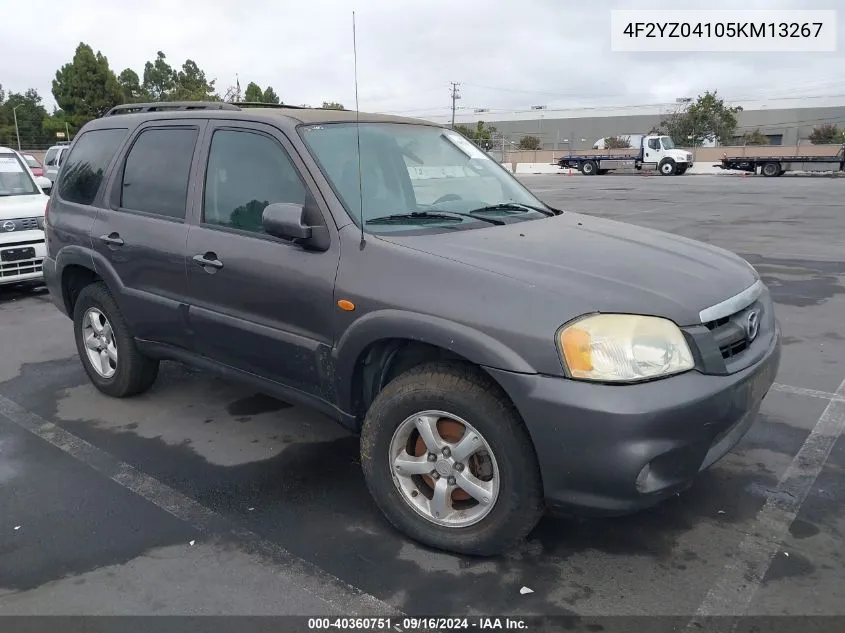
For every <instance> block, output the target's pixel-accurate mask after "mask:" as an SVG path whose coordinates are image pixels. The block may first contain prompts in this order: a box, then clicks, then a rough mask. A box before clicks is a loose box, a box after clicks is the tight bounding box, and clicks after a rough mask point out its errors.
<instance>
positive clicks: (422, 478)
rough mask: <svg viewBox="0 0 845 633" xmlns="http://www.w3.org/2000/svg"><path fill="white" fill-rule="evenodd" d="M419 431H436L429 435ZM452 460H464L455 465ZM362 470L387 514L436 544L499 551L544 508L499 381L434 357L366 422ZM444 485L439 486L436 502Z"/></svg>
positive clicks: (530, 450) (531, 456) (531, 455)
mask: <svg viewBox="0 0 845 633" xmlns="http://www.w3.org/2000/svg"><path fill="white" fill-rule="evenodd" d="M420 416H422V421H420ZM426 416H427V417H426ZM426 420H427V422H425V421H426ZM455 425H457V426H455ZM420 428H425V429H429V430H431V429H432V428H433V429H434V431H433V432H432V434H431V435H428V436H426V435H424V434H421V433H420V432H419V429H420ZM450 429H458V430H460V434H458V432H457V430H455V431H452V432H454V433H455V434H456V435H454V436H453V437H451V438H450V437H449V434H450V433H449V431H450ZM403 433H404V435H403ZM426 437H427V439H426ZM463 439H467V440H468V441H472V442H474V443H473V444H472V446H473V447H474V448H473V449H471V450H472V451H473V452H470V453H466V454H463V455H462V454H461V453H462V451H461V448H460V445H461V440H463ZM449 449H451V450H453V451H454V455H452V454H451V453H450V452H449ZM488 449H489V450H488ZM433 451H436V452H433ZM432 458H434V459H432ZM450 459H452V460H453V461H455V460H461V461H456V462H455V463H454V464H452V466H450V463H451V462H450ZM400 460H401V461H400ZM476 460H477V461H476ZM361 466H362V468H363V471H364V478H365V480H366V482H367V487H368V488H369V490H370V493H371V494H372V496H373V498H374V499H375V502H376V504H377V505H378V507H379V509H380V510H381V511H382V513H383V514H384V515H385V517H386V518H387V520H388V521H390V523H391V524H393V526H394V527H396V528H397V529H398V530H400V531H401V532H403V533H404V534H406V535H407V536H409V537H410V538H412V539H414V540H416V541H419V542H421V543H424V544H426V545H428V546H431V547H435V548H438V549H442V550H447V551H451V552H456V553H460V554H471V555H480V556H492V555H496V554H499V553H501V552H502V551H504V550H506V549H508V548H509V547H511V546H512V545H514V544H516V543H518V542H520V541H522V540H523V539H524V538H525V537H526V536H527V534H528V533H529V532H530V531H531V530H532V529H533V528H534V526H535V525H536V524H537V521H539V519H540V517H541V516H542V513H543V497H542V481H541V477H540V470H539V467H538V465H537V457H536V454H535V452H534V446H533V444H532V443H531V439H530V437H529V435H528V431H527V429H526V428H525V426H524V425H523V423H522V420H521V419H520V417H519V414H518V413H517V411H516V409H515V408H514V407H513V405H512V404H511V403H510V401H509V400H508V399H507V398H506V397H505V396H504V395H503V394H502V393H501V392H500V391H499V389H498V386H497V385H496V384H495V383H494V382H493V381H492V380H491V379H490V378H489V377H487V376H486V375H484V374H482V373H481V371H480V370H476V369H475V368H474V367H472V366H469V365H464V364H456V363H445V362H436V363H427V364H424V365H421V366H418V367H415V368H413V369H411V370H409V371H408V372H406V373H404V374H402V375H400V376H399V377H398V378H396V379H395V380H393V381H392V382H390V383H389V384H388V385H387V386H386V387H385V388H384V389H383V390H382V391H381V392H380V393H379V394H378V396H377V397H376V399H375V401H374V402H373V404H372V406H371V407H370V410H369V411H368V412H367V415H366V418H365V420H364V426H363V429H362V433H361ZM450 468H452V470H450ZM441 471H442V472H441ZM402 473H404V474H402ZM420 473H422V474H420ZM461 473H463V477H466V476H467V473H468V474H469V475H472V476H473V477H475V479H474V481H475V482H477V483H480V484H483V487H480V488H479V487H475V488H473V487H472V485H473V484H472V482H473V480H472V479H463V478H462V474H461ZM488 476H489V479H487V478H486V477H488ZM444 480H448V481H447V482H446V483H444ZM456 482H457V487H455V486H456ZM468 482H469V484H470V485H467V483H468ZM461 484H463V485H464V486H467V488H464V487H462V485H461ZM437 486H442V497H441V499H442V503H441V504H439V505H438V504H437V498H436V496H435V494H434V493H435V490H437V489H438V488H437ZM470 489H471V490H473V491H474V494H475V495H476V496H478V497H480V498H479V499H478V500H476V498H475V497H474V496H470V493H469V490H470ZM488 491H489V492H488ZM488 495H489V496H488ZM484 499H487V503H489V504H490V505H489V506H487V505H486V504H485V503H484V501H483V500H484ZM438 509H439V510H440V512H438ZM441 512H442V514H441ZM435 515H436V516H435Z"/></svg>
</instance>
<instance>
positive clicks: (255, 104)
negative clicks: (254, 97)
mask: <svg viewBox="0 0 845 633" xmlns="http://www.w3.org/2000/svg"><path fill="white" fill-rule="evenodd" d="M232 105H234V106H238V107H239V108H282V109H291V110H319V109H320V108H309V107H308V106H295V105H288V104H286V103H264V102H263V101H233V102H232Z"/></svg>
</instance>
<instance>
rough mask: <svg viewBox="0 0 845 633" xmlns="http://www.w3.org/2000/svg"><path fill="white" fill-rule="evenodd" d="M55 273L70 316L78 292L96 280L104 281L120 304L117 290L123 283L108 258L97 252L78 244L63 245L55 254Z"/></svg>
mask: <svg viewBox="0 0 845 633" xmlns="http://www.w3.org/2000/svg"><path fill="white" fill-rule="evenodd" d="M56 274H57V277H58V279H59V283H60V287H61V290H62V302H63V303H64V306H65V309H66V310H67V313H68V315H70V316H73V306H74V304H75V303H76V298H77V297H78V296H79V292H80V291H81V290H82V288H84V287H85V286H86V285H88V284H90V283H94V282H96V281H102V282H104V283H105V284H106V287H107V288H108V289H109V290H110V291H111V292H112V295H113V296H114V299H115V301H117V302H118V304H120V292H119V291H120V289H121V288H122V287H123V284H122V283H121V282H120V278H119V277H118V275H117V273H116V272H115V270H114V268H113V267H112V266H111V265H110V264H109V262H108V260H106V259H105V258H104V257H102V256H101V255H100V254H99V253H96V252H94V251H90V250H88V249H85V248H82V247H80V246H68V247H65V248H63V249H62V250H61V251H59V253H58V254H57V256H56ZM116 290H117V292H115V291H116Z"/></svg>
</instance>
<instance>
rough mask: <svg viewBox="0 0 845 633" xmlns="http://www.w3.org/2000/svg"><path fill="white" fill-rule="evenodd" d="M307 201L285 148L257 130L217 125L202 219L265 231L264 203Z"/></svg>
mask: <svg viewBox="0 0 845 633" xmlns="http://www.w3.org/2000/svg"><path fill="white" fill-rule="evenodd" d="M275 202H291V203H295V204H300V205H301V204H304V203H305V186H304V184H303V183H302V181H301V180H300V178H299V175H298V174H297V172H296V169H295V168H294V166H293V163H291V160H290V158H288V156H287V154H286V153H285V151H284V150H283V149H282V148H281V147H280V146H279V144H278V143H277V142H276V141H275V140H274V139H272V138H270V137H268V136H264V135H263V134H260V133H256V132H245V131H237V130H218V131H217V132H215V133H214V136H213V137H212V139H211V149H210V152H209V157H208V169H207V170H206V176H205V198H204V200H203V223H204V224H207V225H212V226H220V227H225V228H230V229H236V230H240V231H247V232H250V233H264V229H263V227H262V223H261V217H262V213H263V212H264V208H265V207H266V206H267V205H268V204H270V203H275Z"/></svg>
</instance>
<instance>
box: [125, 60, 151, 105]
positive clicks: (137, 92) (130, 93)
mask: <svg viewBox="0 0 845 633" xmlns="http://www.w3.org/2000/svg"><path fill="white" fill-rule="evenodd" d="M117 82H118V83H119V84H120V90H121V92H122V93H123V102H124V103H141V102H143V101H149V99H150V95H148V94H147V92H146V91H145V90H144V89H143V88H142V87H141V78H140V77H138V73H136V72H135V71H134V70H132V69H131V68H125V69H123V71H122V72H121V73H120V75H118V77H117Z"/></svg>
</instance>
